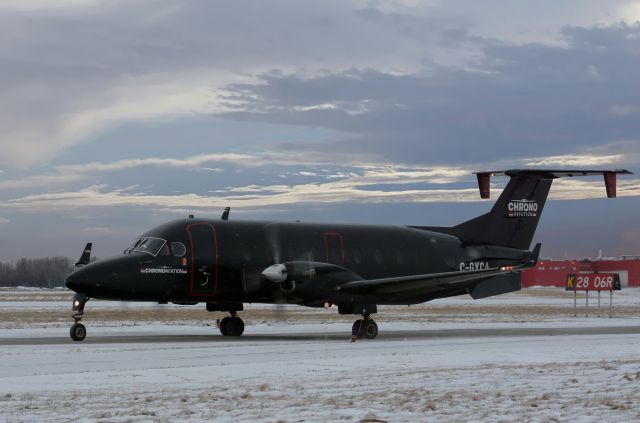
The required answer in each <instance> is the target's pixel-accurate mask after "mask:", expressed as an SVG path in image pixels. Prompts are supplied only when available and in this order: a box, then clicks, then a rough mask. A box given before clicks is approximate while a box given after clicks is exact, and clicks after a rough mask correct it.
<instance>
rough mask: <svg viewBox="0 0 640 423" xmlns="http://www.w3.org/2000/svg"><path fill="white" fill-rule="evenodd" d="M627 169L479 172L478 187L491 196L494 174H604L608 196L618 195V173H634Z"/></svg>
mask: <svg viewBox="0 0 640 423" xmlns="http://www.w3.org/2000/svg"><path fill="white" fill-rule="evenodd" d="M632 174H633V173H632V172H629V171H628V170H626V169H616V170H549V169H511V170H504V171H489V172H477V173H476V176H477V178H478V188H479V189H480V197H481V198H489V197H490V194H491V177H492V176H503V175H507V176H528V177H532V178H536V179H557V178H562V177H570V178H571V177H574V176H591V175H604V183H605V187H606V189H607V197H609V198H615V197H616V177H617V175H632Z"/></svg>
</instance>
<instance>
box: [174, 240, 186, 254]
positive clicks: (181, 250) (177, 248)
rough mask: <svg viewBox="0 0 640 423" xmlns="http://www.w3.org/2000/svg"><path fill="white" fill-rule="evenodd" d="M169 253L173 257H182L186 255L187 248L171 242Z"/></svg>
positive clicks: (180, 243)
mask: <svg viewBox="0 0 640 423" xmlns="http://www.w3.org/2000/svg"><path fill="white" fill-rule="evenodd" d="M171 253H173V255H174V256H175V257H182V256H184V255H185V254H186V253H187V247H185V246H184V244H183V243H182V242H172V243H171Z"/></svg>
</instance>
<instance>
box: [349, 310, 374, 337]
mask: <svg viewBox="0 0 640 423" xmlns="http://www.w3.org/2000/svg"><path fill="white" fill-rule="evenodd" d="M362 317H363V318H362V319H358V320H356V321H355V322H353V326H352V327H351V333H352V334H353V335H354V336H356V337H357V338H358V339H362V338H366V339H375V337H376V336H378V324H377V323H376V322H375V320H373V319H372V318H371V315H370V314H368V313H365V314H364V315H363V316H362Z"/></svg>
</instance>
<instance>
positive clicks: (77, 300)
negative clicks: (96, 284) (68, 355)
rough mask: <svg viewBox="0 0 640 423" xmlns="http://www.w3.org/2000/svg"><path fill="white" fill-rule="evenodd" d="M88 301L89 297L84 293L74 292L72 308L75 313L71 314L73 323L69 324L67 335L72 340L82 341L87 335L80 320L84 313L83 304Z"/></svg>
mask: <svg viewBox="0 0 640 423" xmlns="http://www.w3.org/2000/svg"><path fill="white" fill-rule="evenodd" d="M87 301H89V297H87V296H86V295H84V294H76V295H74V296H73V310H74V311H76V313H75V314H74V315H73V316H72V317H73V320H75V323H74V324H73V325H72V326H71V330H70V331H69V335H70V336H71V339H73V340H74V341H82V340H83V339H84V338H85V337H86V336H87V328H85V327H84V325H83V324H82V323H80V321H81V320H82V315H83V314H84V305H85V304H86V303H87Z"/></svg>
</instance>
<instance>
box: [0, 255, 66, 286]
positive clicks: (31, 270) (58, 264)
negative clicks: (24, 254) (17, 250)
mask: <svg viewBox="0 0 640 423" xmlns="http://www.w3.org/2000/svg"><path fill="white" fill-rule="evenodd" d="M72 270H73V262H72V260H71V259H70V258H68V257H45V258H37V259H27V258H21V259H20V260H18V261H17V262H15V263H3V262H0V286H34V287H47V288H53V287H56V286H64V278H65V277H66V276H67V275H68V274H69V273H71V271H72Z"/></svg>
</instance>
